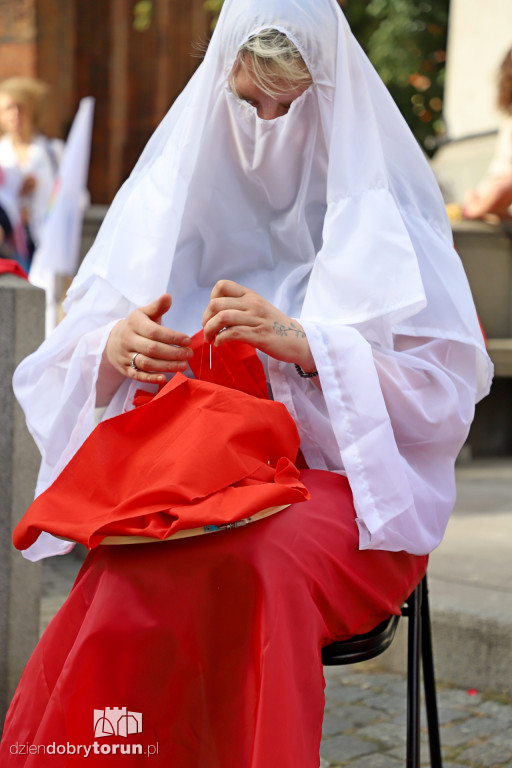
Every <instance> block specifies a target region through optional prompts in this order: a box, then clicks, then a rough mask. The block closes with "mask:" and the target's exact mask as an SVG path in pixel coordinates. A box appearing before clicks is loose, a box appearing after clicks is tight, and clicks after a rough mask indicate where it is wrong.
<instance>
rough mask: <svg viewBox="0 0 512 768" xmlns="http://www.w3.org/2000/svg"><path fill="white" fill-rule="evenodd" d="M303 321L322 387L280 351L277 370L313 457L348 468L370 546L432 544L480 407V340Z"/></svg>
mask: <svg viewBox="0 0 512 768" xmlns="http://www.w3.org/2000/svg"><path fill="white" fill-rule="evenodd" d="M303 325H304V327H305V330H306V333H307V336H308V340H309V343H310V346H311V349H312V352H313V356H314V358H315V362H316V365H317V368H318V370H319V373H320V381H321V384H322V392H321V393H320V392H319V390H318V389H316V391H314V390H315V387H314V385H313V384H312V383H311V382H308V381H304V380H302V379H300V378H299V377H298V376H297V375H296V373H295V371H294V369H293V366H289V365H286V364H283V363H278V362H277V361H271V363H270V377H271V384H272V389H273V392H274V395H275V396H276V399H279V400H282V402H284V403H285V405H287V407H288V408H289V409H290V411H291V413H292V415H293V416H294V418H295V419H296V421H297V424H298V427H299V432H300V435H301V448H302V451H303V453H304V456H305V458H306V461H307V462H308V464H309V466H311V467H314V468H319V469H330V470H334V471H336V470H342V471H344V472H345V473H346V474H347V476H348V479H349V482H350V485H351V488H352V492H353V495H354V505H355V508H356V514H357V517H356V522H357V525H358V527H359V534H360V536H359V542H360V548H361V549H387V550H391V551H399V550H406V551H408V552H411V553H413V554H426V553H428V552H431V551H432V550H433V549H434V548H435V547H436V546H437V545H438V544H439V542H440V541H441V539H442V537H443V534H444V530H445V528H446V524H447V522H448V519H449V516H450V514H451V511H452V509H453V505H454V502H455V474H454V464H455V459H456V457H457V455H458V453H459V451H460V448H461V447H462V445H463V443H464V441H465V439H466V437H467V434H468V431H469V426H470V424H471V421H472V418H473V414H474V402H475V386H476V385H475V351H474V349H473V348H472V347H470V346H468V345H465V344H461V343H457V342H453V341H449V340H443V339H415V338H412V337H397V338H396V339H395V348H394V349H393V350H382V349H378V348H376V347H372V346H371V345H370V344H369V343H368V342H367V341H366V340H365V339H364V338H363V337H362V336H361V334H360V333H359V332H358V331H357V330H356V329H354V328H352V327H347V326H325V325H322V326H320V325H317V324H316V323H312V322H310V323H303Z"/></svg>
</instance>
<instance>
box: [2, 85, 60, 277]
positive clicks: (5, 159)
mask: <svg viewBox="0 0 512 768" xmlns="http://www.w3.org/2000/svg"><path fill="white" fill-rule="evenodd" d="M48 94H49V87H48V85H46V83H44V82H42V81H41V80H37V79H35V78H31V77H11V78H8V79H6V80H3V81H2V82H1V83H0V134H1V136H0V166H2V168H3V169H4V171H5V172H10V173H13V172H14V170H15V169H18V171H20V172H21V174H22V177H23V180H22V184H21V186H20V199H19V204H20V208H21V213H22V217H23V220H24V223H25V227H26V238H27V249H28V264H27V266H29V264H30V260H31V257H32V255H33V253H34V250H35V248H36V247H37V246H38V244H39V241H40V236H41V228H42V225H43V221H44V218H45V214H46V211H47V208H48V205H49V202H50V195H51V193H52V189H53V185H54V182H55V178H56V176H57V172H58V168H59V162H60V159H61V156H62V151H63V148H64V143H63V142H62V141H61V140H60V139H49V138H48V137H47V136H45V135H44V134H43V133H42V121H43V117H44V114H45V111H46V108H47V103H48Z"/></svg>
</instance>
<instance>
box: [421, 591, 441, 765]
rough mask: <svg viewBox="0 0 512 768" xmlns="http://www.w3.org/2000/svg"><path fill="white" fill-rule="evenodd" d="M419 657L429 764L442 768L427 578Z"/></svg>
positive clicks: (422, 610) (422, 608) (423, 597)
mask: <svg viewBox="0 0 512 768" xmlns="http://www.w3.org/2000/svg"><path fill="white" fill-rule="evenodd" d="M420 586H421V587H422V601H421V644H422V649H421V657H422V662H423V686H424V689H425V706H426V709H427V723H428V741H429V747H430V764H431V766H432V768H442V766H443V762H442V758H441V739H440V737H439V717H438V713H437V697H436V680H435V676H434V654H433V650H432V632H431V629H430V609H429V601H428V586H427V577H426V576H425V577H424V579H423V581H422V582H421V585H420Z"/></svg>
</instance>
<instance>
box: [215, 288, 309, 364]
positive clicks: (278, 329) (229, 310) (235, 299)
mask: <svg viewBox="0 0 512 768" xmlns="http://www.w3.org/2000/svg"><path fill="white" fill-rule="evenodd" d="M203 328H204V338H205V341H207V342H210V343H213V344H214V345H215V346H216V347H219V346H221V345H222V344H225V343H226V342H228V341H244V342H245V343H246V344H251V346H253V347H256V348H257V349H259V350H261V351H262V352H265V353H266V354H267V355H270V357H274V358H275V359H276V360H282V361H283V362H285V363H297V364H298V365H300V367H301V368H302V369H303V370H304V371H307V372H310V371H314V370H315V361H314V359H313V355H312V354H311V350H310V348H309V343H308V340H307V338H306V334H305V332H304V329H303V327H302V326H301V325H300V323H298V322H297V321H296V320H292V319H291V318H290V317H288V315H285V314H284V313H283V312H281V311H280V310H279V309H277V308H276V307H274V306H273V304H270V302H268V301H266V300H265V299H264V298H263V297H262V296H260V295H259V294H258V293H256V292H255V291H251V290H250V289H249V288H244V286H243V285H239V284H238V283H235V282H233V281H232V280H219V281H218V283H216V285H215V287H214V288H213V291H212V293H211V298H210V301H209V303H208V306H207V307H206V311H205V313H204V315H203Z"/></svg>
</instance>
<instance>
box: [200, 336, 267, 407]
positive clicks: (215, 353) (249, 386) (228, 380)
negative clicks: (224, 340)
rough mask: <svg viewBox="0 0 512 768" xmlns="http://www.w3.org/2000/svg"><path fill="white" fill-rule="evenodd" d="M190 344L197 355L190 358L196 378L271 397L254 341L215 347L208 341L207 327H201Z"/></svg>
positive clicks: (232, 342) (256, 395)
mask: <svg viewBox="0 0 512 768" xmlns="http://www.w3.org/2000/svg"><path fill="white" fill-rule="evenodd" d="M190 348H191V349H192V350H193V351H194V357H192V358H191V360H190V361H189V366H190V368H191V370H192V373H193V374H194V376H195V377H196V379H201V380H202V381H211V382H215V383H217V384H222V385H223V386H225V387H231V388H232V389H239V390H241V391H242V392H246V393H247V394H248V395H254V396H255V397H262V398H265V399H268V390H267V381H266V377H265V371H264V368H263V365H262V363H261V361H260V359H259V357H258V355H257V353H256V350H255V349H254V347H251V345H250V344H245V343H244V342H241V341H230V342H229V344H223V345H222V346H221V347H215V346H214V345H213V344H207V343H206V342H205V340H204V336H203V331H199V333H196V334H195V335H194V336H192V340H191V344H190ZM210 360H211V367H210Z"/></svg>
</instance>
